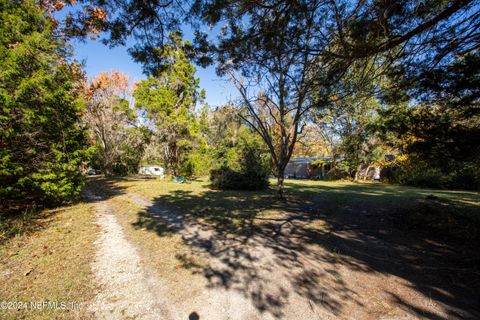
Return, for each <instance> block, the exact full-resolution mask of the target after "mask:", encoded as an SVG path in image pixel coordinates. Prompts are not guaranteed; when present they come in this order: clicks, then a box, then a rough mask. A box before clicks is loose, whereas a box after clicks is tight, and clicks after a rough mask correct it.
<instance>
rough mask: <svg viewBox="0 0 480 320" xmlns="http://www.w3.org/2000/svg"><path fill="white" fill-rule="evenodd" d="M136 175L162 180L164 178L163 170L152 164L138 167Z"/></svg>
mask: <svg viewBox="0 0 480 320" xmlns="http://www.w3.org/2000/svg"><path fill="white" fill-rule="evenodd" d="M138 174H143V175H148V176H157V177H160V178H161V179H163V178H164V177H165V169H163V168H162V167H161V166H157V165H154V164H149V165H144V166H140V169H139V170H138Z"/></svg>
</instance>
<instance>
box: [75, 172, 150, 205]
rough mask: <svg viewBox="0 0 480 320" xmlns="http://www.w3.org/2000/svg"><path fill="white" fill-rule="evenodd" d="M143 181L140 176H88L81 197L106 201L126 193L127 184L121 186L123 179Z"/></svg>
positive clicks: (84, 199) (88, 200) (88, 199)
mask: <svg viewBox="0 0 480 320" xmlns="http://www.w3.org/2000/svg"><path fill="white" fill-rule="evenodd" d="M137 180H138V181H141V180H142V179H140V178H138V179H135V178H123V177H108V178H107V177H103V176H95V177H88V178H87V183H86V185H85V188H84V189H83V190H82V194H81V199H82V200H83V201H86V202H97V201H104V200H108V199H111V198H114V197H116V196H120V195H122V194H125V190H126V189H127V188H126V187H125V186H120V185H119V184H118V183H119V182H121V181H137Z"/></svg>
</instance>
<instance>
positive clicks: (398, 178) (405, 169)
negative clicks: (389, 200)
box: [391, 160, 480, 190]
mask: <svg viewBox="0 0 480 320" xmlns="http://www.w3.org/2000/svg"><path fill="white" fill-rule="evenodd" d="M391 180H392V182H397V183H400V184H405V185H410V186H415V187H428V188H440V189H442V188H448V189H469V190H478V189H480V165H479V164H477V163H475V162H457V163H454V162H452V163H448V161H445V163H444V166H443V167H439V166H438V165H434V164H431V163H428V162H426V161H421V160H417V161H413V160H409V161H406V162H404V163H402V165H401V166H400V167H399V168H398V170H395V171H394V174H393V176H392V179H391Z"/></svg>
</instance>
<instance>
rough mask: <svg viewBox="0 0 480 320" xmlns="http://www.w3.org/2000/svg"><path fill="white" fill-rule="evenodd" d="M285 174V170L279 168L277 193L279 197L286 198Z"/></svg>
mask: <svg viewBox="0 0 480 320" xmlns="http://www.w3.org/2000/svg"><path fill="white" fill-rule="evenodd" d="M284 174H285V170H279V171H278V173H277V195H278V198H279V199H284V197H283V180H284Z"/></svg>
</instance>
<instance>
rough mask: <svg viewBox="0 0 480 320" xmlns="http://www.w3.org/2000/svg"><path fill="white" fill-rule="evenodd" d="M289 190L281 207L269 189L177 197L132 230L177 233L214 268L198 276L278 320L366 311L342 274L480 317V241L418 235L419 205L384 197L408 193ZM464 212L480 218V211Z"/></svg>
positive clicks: (412, 308)
mask: <svg viewBox="0 0 480 320" xmlns="http://www.w3.org/2000/svg"><path fill="white" fill-rule="evenodd" d="M289 188H290V189H291V190H290V196H289V199H288V201H287V202H283V201H278V200H276V199H275V198H274V196H273V194H274V192H273V191H271V190H270V191H265V192H238V191H215V190H212V191H206V192H202V193H200V194H195V193H193V192H189V191H178V190H177V191H173V192H171V193H170V194H168V195H162V196H160V197H158V198H156V199H155V201H154V204H153V205H152V206H150V207H148V208H147V209H146V211H143V212H141V213H139V219H138V221H137V222H136V223H135V227H139V228H146V229H148V230H152V231H155V232H156V233H157V234H158V235H160V236H163V235H165V234H167V233H172V232H173V233H180V234H181V235H182V239H183V241H184V243H185V244H187V245H188V246H189V247H190V248H191V249H192V250H193V251H194V252H195V253H197V254H202V255H205V256H207V257H208V258H209V259H210V261H211V263H210V265H208V266H206V267H205V266H200V265H195V264H194V263H190V264H189V265H188V268H189V269H190V270H191V271H192V272H194V273H201V274H203V275H204V276H205V277H206V278H207V279H208V282H209V286H210V287H220V288H224V289H227V290H236V291H237V292H240V293H242V294H243V295H244V296H245V297H246V298H248V299H250V300H251V302H252V304H253V305H254V306H255V307H256V308H257V309H258V310H259V311H261V312H268V313H270V314H272V315H273V316H274V317H282V316H283V315H284V308H285V307H286V305H287V304H288V303H289V302H291V301H292V299H298V297H301V298H302V299H304V300H305V301H308V303H309V304H310V306H311V307H312V309H313V307H314V306H315V307H317V308H321V309H323V310H327V311H328V312H329V313H330V314H333V315H335V316H340V317H345V316H346V315H345V312H348V310H344V305H345V304H346V302H347V301H348V303H350V304H352V303H353V304H354V305H357V306H359V307H363V306H364V301H365V297H361V296H360V295H361V292H359V290H358V289H357V288H356V287H355V286H352V285H351V284H349V283H346V281H345V279H344V276H343V274H342V272H340V270H344V269H346V270H351V271H352V272H359V273H360V274H367V275H375V274H380V275H392V276H395V277H398V278H401V279H403V280H405V281H406V283H407V286H408V287H410V288H412V289H414V290H415V291H417V292H419V293H421V294H423V295H424V296H426V297H430V298H431V299H432V300H434V301H436V302H438V303H439V304H440V305H441V308H442V309H443V310H444V311H445V314H446V315H447V317H449V318H462V319H463V318H471V319H474V318H479V317H480V310H479V306H480V301H479V298H480V297H479V296H478V292H480V270H479V265H480V258H479V257H478V252H477V251H478V244H480V242H479V241H478V239H473V240H468V241H467V240H465V239H463V240H462V239H460V238H444V237H442V236H438V235H436V234H435V233H432V232H430V231H429V230H428V229H422V228H416V227H412V225H411V224H410V220H408V219H404V218H405V217H406V216H407V215H408V213H409V212H411V210H416V207H415V205H412V204H411V203H409V205H408V206H405V208H406V209H401V208H400V209H399V207H401V206H399V205H398V204H399V203H398V202H395V203H390V202H389V201H391V199H390V200H389V198H388V196H389V195H390V197H392V196H393V197H400V198H401V197H411V196H412V195H411V194H410V193H407V194H404V195H402V194H396V191H395V190H388V189H387V190H384V189H380V188H378V189H377V190H378V191H376V190H375V189H374V188H370V187H369V188H367V189H365V188H360V189H358V187H356V186H353V187H352V188H348V187H343V188H342V190H343V192H344V193H341V198H340V199H339V198H338V197H337V196H336V195H337V194H338V190H337V189H334V188H332V189H329V188H322V187H318V186H316V187H302V188H301V189H295V190H294V188H292V187H289ZM467 196H468V194H467ZM379 197H385V198H384V199H383V200H382V201H378V199H379ZM402 201H404V199H401V200H400V203H401V202H402ZM375 204H376V205H375ZM379 204H380V205H379ZM466 210H467V211H468V210H474V211H475V210H476V212H477V213H478V207H476V206H472V207H470V208H466ZM177 258H178V259H179V261H180V262H181V263H184V264H186V263H189V260H188V259H187V258H186V257H184V256H179V257H177ZM380 281H383V280H380ZM385 294H386V295H387V296H389V297H390V302H391V303H394V304H396V305H397V306H399V307H400V308H402V309H403V310H406V311H407V312H409V313H411V314H413V315H415V316H420V317H427V318H432V319H443V318H445V317H444V316H442V314H437V313H434V312H432V311H430V310H427V309H425V308H423V307H421V306H418V305H416V304H415V303H412V301H408V300H406V299H404V298H403V297H401V296H400V295H398V294H397V293H395V292H389V291H386V292H385ZM295 301H298V300H295ZM311 304H313V305H314V306H312V305H311Z"/></svg>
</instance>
